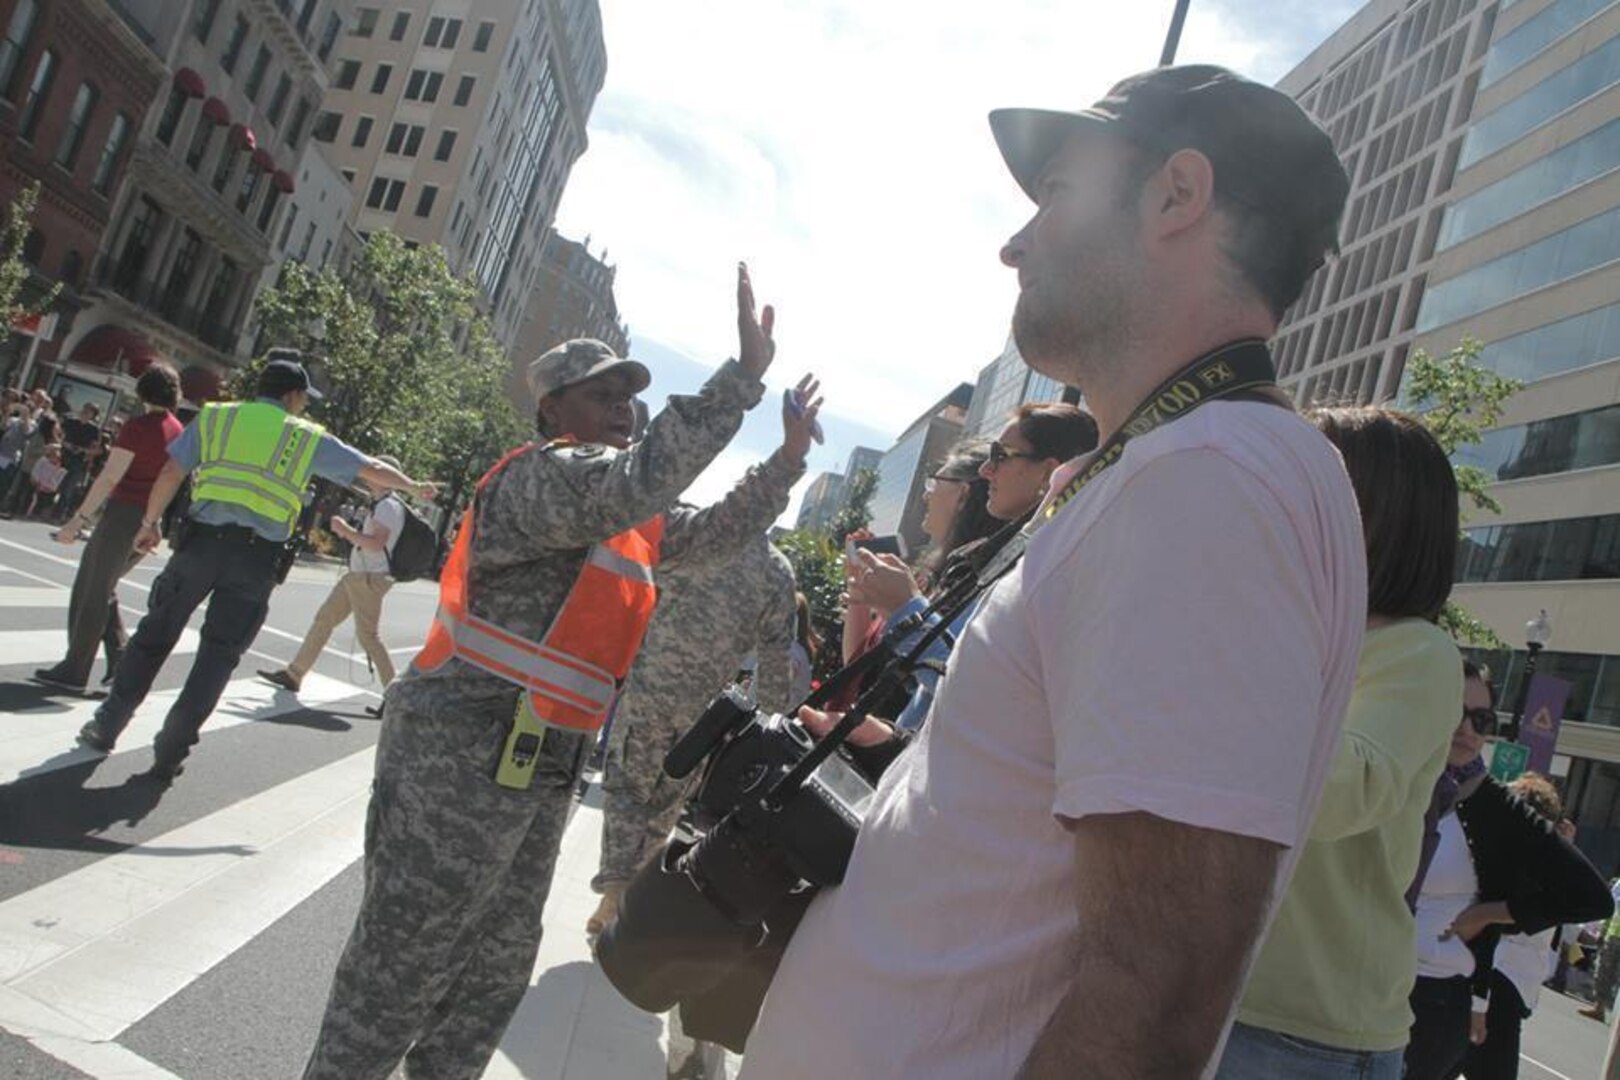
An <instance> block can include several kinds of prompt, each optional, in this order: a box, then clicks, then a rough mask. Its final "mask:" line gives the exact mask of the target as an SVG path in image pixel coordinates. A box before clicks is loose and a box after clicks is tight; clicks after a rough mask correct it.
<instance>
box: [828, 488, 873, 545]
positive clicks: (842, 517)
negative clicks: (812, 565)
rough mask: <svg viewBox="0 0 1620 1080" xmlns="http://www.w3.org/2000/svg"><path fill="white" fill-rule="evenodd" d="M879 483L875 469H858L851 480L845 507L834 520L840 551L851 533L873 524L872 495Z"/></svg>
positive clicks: (834, 534)
mask: <svg viewBox="0 0 1620 1080" xmlns="http://www.w3.org/2000/svg"><path fill="white" fill-rule="evenodd" d="M877 482H878V476H877V471H876V470H875V469H856V470H855V475H854V476H852V477H850V478H849V488H848V490H847V491H845V492H844V505H843V506H842V507H840V508H839V510H838V513H837V514H836V515H834V517H833V520H832V535H833V541H834V543H835V544H836V545H837V547H838V548H839V549H840V550H842V548H843V546H844V539H845V538H846V537H848V536H849V534H850V533H852V532H854V531H855V530H856V529H864V528H866V527H867V526H868V525H870V524H871V523H872V493H873V492H875V491H877Z"/></svg>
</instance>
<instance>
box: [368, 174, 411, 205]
mask: <svg viewBox="0 0 1620 1080" xmlns="http://www.w3.org/2000/svg"><path fill="white" fill-rule="evenodd" d="M404 194H405V181H403V180H390V179H388V178H387V177H386V176H379V177H377V178H376V179H374V180H372V181H371V191H370V192H368V193H367V194H366V206H367V208H369V209H372V210H389V211H393V210H398V209H399V200H400V199H401V198H402V197H403V196H404Z"/></svg>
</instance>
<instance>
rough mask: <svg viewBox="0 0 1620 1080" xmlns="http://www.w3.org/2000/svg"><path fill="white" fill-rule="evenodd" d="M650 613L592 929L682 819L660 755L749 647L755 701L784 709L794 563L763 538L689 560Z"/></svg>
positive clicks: (609, 778)
mask: <svg viewBox="0 0 1620 1080" xmlns="http://www.w3.org/2000/svg"><path fill="white" fill-rule="evenodd" d="M659 589H660V596H659V600H658V611H657V614H655V615H654V616H653V619H652V623H651V625H649V626H648V627H647V638H646V640H645V641H644V642H642V645H641V653H640V654H639V655H638V656H637V657H636V666H635V668H634V669H632V670H631V672H630V678H629V680H628V681H626V683H625V685H624V692H623V693H622V694H621V695H620V696H619V704H618V708H617V710H616V711H615V713H614V717H613V733H612V735H611V737H610V739H609V743H608V754H607V765H606V768H605V769H604V770H603V776H602V793H603V796H604V803H603V818H602V864H601V872H600V873H598V874H597V876H596V879H595V880H594V881H592V882H591V885H592V887H593V888H595V889H597V890H598V891H600V892H601V893H602V904H601V907H599V908H598V909H597V912H596V914H595V915H594V916H592V919H591V922H590V923H588V924H587V925H586V928H585V929H586V932H587V933H589V934H596V933H600V932H601V929H602V927H603V926H606V925H607V923H609V922H611V921H612V919H613V915H614V913H615V911H616V910H617V904H618V897H619V893H621V892H622V891H623V890H624V886H625V884H626V883H627V882H628V881H629V880H630V877H631V875H633V874H634V873H635V871H636V868H637V867H638V866H640V865H641V861H642V859H643V857H645V855H646V854H647V852H649V851H650V850H651V849H652V848H653V847H655V846H657V845H658V844H659V843H661V842H662V841H663V840H664V838H665V837H666V836H667V835H668V834H669V831H670V829H671V828H672V827H673V826H674V824H675V819H676V818H677V817H679V816H680V803H681V795H682V793H683V792H684V791H685V788H686V783H685V781H680V780H671V779H670V778H669V777H667V776H665V775H664V771H663V763H664V755H665V754H666V753H668V752H669V748H670V747H671V746H673V745H674V744H675V740H676V739H677V738H679V737H680V736H681V734H682V733H684V732H685V731H686V729H687V728H688V727H689V726H691V723H692V721H693V720H696V719H697V717H698V714H699V713H701V712H702V711H703V709H704V706H706V705H708V703H709V700H710V699H711V698H713V697H714V695H715V694H717V693H719V692H720V690H721V689H722V688H724V687H725V686H726V684H727V683H729V682H731V681H732V680H733V679H735V678H736V676H737V671H738V669H739V668H740V667H741V665H742V661H743V658H744V657H746V656H747V655H748V654H749V653H750V652H754V651H756V650H757V653H758V658H759V659H758V664H757V667H756V669H755V673H754V694H755V697H754V700H755V701H756V702H757V703H758V705H759V707H760V708H761V709H762V710H764V711H766V712H782V711H783V710H784V709H786V708H787V707H788V705H789V704H793V703H790V702H789V701H788V700H787V697H788V683H789V681H790V680H789V675H790V672H789V654H790V651H791V649H792V646H793V631H794V626H795V624H796V621H797V611H796V605H795V600H794V579H793V566H792V565H791V564H790V563H789V562H788V561H787V557H786V556H784V555H783V554H782V553H781V552H780V551H777V550H776V548H774V547H772V546H771V544H770V542H769V541H768V540H766V539H765V537H764V535H763V534H758V535H756V536H755V537H754V538H753V539H752V540H751V541H750V542H749V543H748V544H747V545H746V546H745V547H744V548H743V550H742V551H741V552H738V553H737V554H736V555H734V556H733V557H732V558H730V559H703V560H698V559H690V560H687V561H686V562H684V563H682V564H680V565H677V566H673V567H671V568H670V569H669V571H668V573H665V574H661V575H660V576H659Z"/></svg>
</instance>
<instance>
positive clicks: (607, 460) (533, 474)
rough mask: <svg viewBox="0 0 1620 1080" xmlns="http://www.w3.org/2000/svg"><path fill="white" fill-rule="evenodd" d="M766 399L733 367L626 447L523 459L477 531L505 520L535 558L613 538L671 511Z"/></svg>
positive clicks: (679, 398)
mask: <svg viewBox="0 0 1620 1080" xmlns="http://www.w3.org/2000/svg"><path fill="white" fill-rule="evenodd" d="M764 392H765V387H764V384H762V383H761V382H759V381H758V380H757V379H754V378H751V377H750V376H748V375H747V374H745V373H744V372H743V370H742V369H741V368H740V367H738V365H737V364H736V362H735V361H727V362H726V363H725V364H724V365H723V366H721V368H720V369H719V370H718V371H716V372H715V373H714V374H713V375H712V376H710V378H709V381H708V382H706V383H704V384H703V388H702V389H701V390H700V391H699V392H698V393H696V394H690V395H688V394H676V395H673V396H671V397H670V399H669V402H668V404H666V405H665V406H664V409H663V411H662V412H660V413H659V414H658V415H657V416H655V417H653V419H652V422H651V423H649V424H648V425H647V433H646V436H645V437H644V438H643V439H642V440H641V442H639V443H637V444H636V445H635V446H634V447H632V448H631V449H629V450H626V451H622V452H615V451H613V450H610V449H608V448H606V447H602V446H576V447H562V448H558V449H555V450H543V451H536V452H533V453H530V454H526V455H524V456H523V457H522V458H519V459H517V460H516V461H514V462H513V464H512V467H509V468H507V469H505V470H503V471H502V472H501V473H500V474H498V475H497V476H496V477H495V479H494V480H492V481H491V487H492V488H493V489H494V490H493V491H491V492H490V494H491V496H493V497H492V498H490V499H489V500H488V501H487V505H486V507H485V508H484V509H483V510H482V511H481V512H480V517H479V528H480V529H483V528H484V527H485V526H484V521H485V519H486V518H489V517H493V518H505V519H506V520H505V521H503V522H502V524H504V525H507V526H510V529H509V530H503V531H508V532H509V533H510V534H511V535H513V536H514V538H515V537H521V538H522V539H521V543H522V545H523V546H524V547H525V548H527V549H528V551H529V552H531V553H533V552H539V551H546V550H551V549H567V548H582V547H589V546H590V545H591V544H594V543H596V542H598V541H600V540H605V539H607V538H608V537H610V536H616V535H617V534H619V533H621V532H623V531H624V530H626V529H628V528H631V527H633V526H635V525H639V524H641V523H642V522H644V521H646V520H647V519H648V518H651V517H653V516H654V515H656V514H659V513H662V512H664V511H665V510H667V509H668V508H669V507H670V505H671V504H672V503H674V502H675V499H676V497H677V496H678V495H680V493H681V492H682V491H685V490H686V488H687V487H688V486H689V485H690V484H691V483H692V481H693V480H695V479H697V476H698V474H699V473H701V472H702V471H703V470H704V469H706V468H708V466H709V463H710V462H711V461H713V460H714V459H715V456H716V455H718V454H719V453H720V451H721V450H723V449H725V446H726V444H727V443H729V442H730V441H731V439H732V436H734V435H735V434H736V433H737V429H738V428H739V427H741V426H742V417H743V413H744V412H745V411H746V410H748V409H750V408H752V407H753V406H754V405H756V404H757V403H758V402H759V399H760V397H761V396H762V395H763V394H764ZM784 502H785V499H784ZM761 528H763V526H761Z"/></svg>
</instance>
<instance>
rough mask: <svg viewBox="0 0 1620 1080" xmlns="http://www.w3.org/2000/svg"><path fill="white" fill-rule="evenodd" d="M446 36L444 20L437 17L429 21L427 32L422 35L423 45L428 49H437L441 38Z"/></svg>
mask: <svg viewBox="0 0 1620 1080" xmlns="http://www.w3.org/2000/svg"><path fill="white" fill-rule="evenodd" d="M443 34H444V18H443V16H440V15H435V16H433V17H432V18H430V19H429V20H428V24H427V30H426V31H424V32H423V34H422V44H423V45H425V46H427V47H428V48H430V49H432V48H437V47H438V44H439V38H440V37H441V36H442V35H443Z"/></svg>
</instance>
